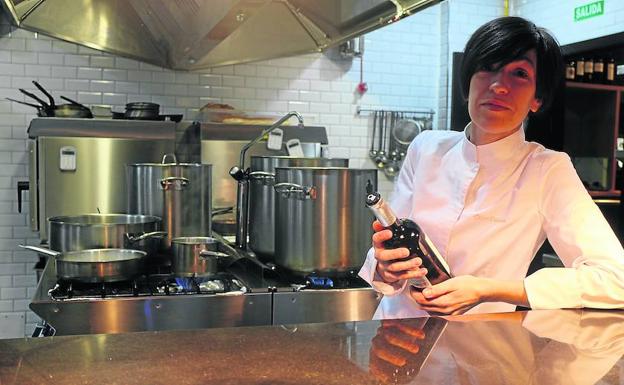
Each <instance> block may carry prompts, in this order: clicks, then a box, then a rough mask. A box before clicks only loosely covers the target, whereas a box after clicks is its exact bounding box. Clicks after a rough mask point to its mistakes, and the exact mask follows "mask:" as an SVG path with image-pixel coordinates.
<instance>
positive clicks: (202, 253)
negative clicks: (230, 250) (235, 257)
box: [199, 250, 230, 259]
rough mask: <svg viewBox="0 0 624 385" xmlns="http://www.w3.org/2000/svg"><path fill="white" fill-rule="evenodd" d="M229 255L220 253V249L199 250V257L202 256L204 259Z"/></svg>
mask: <svg viewBox="0 0 624 385" xmlns="http://www.w3.org/2000/svg"><path fill="white" fill-rule="evenodd" d="M229 256H230V255H229V254H226V253H222V252H220V251H211V250H202V251H200V252H199V257H200V258H204V259H206V258H214V257H217V258H223V257H229Z"/></svg>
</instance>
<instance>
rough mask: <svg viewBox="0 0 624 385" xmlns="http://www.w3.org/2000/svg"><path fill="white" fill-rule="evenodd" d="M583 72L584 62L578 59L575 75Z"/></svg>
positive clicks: (581, 74)
mask: <svg viewBox="0 0 624 385" xmlns="http://www.w3.org/2000/svg"><path fill="white" fill-rule="evenodd" d="M584 74H585V64H584V63H583V62H582V61H580V62H578V63H576V76H579V75H580V76H583V75H584Z"/></svg>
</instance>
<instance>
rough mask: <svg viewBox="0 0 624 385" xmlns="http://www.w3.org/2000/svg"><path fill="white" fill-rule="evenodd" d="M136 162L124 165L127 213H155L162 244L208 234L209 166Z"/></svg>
mask: <svg viewBox="0 0 624 385" xmlns="http://www.w3.org/2000/svg"><path fill="white" fill-rule="evenodd" d="M166 158H167V155H165V156H164V157H163V163H136V164H128V165H127V166H126V176H127V182H128V212H129V213H133V214H145V215H156V216H159V217H161V218H162V220H163V229H164V231H166V232H167V236H166V238H165V243H164V246H165V248H166V249H168V248H169V247H171V240H172V239H173V238H176V237H184V236H210V235H211V178H212V172H211V170H212V165H210V164H199V163H177V162H176V161H175V157H173V160H174V163H166Z"/></svg>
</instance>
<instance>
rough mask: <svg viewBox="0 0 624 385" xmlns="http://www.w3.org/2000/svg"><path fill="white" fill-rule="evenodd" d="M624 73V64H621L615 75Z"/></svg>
mask: <svg viewBox="0 0 624 385" xmlns="http://www.w3.org/2000/svg"><path fill="white" fill-rule="evenodd" d="M621 75H624V64H620V65H618V66H617V67H616V69H615V76H621Z"/></svg>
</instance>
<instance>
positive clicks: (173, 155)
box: [162, 154, 178, 164]
mask: <svg viewBox="0 0 624 385" xmlns="http://www.w3.org/2000/svg"><path fill="white" fill-rule="evenodd" d="M167 157H171V158H172V159H173V163H175V164H178V158H176V155H175V154H165V155H163V158H162V164H167Z"/></svg>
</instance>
